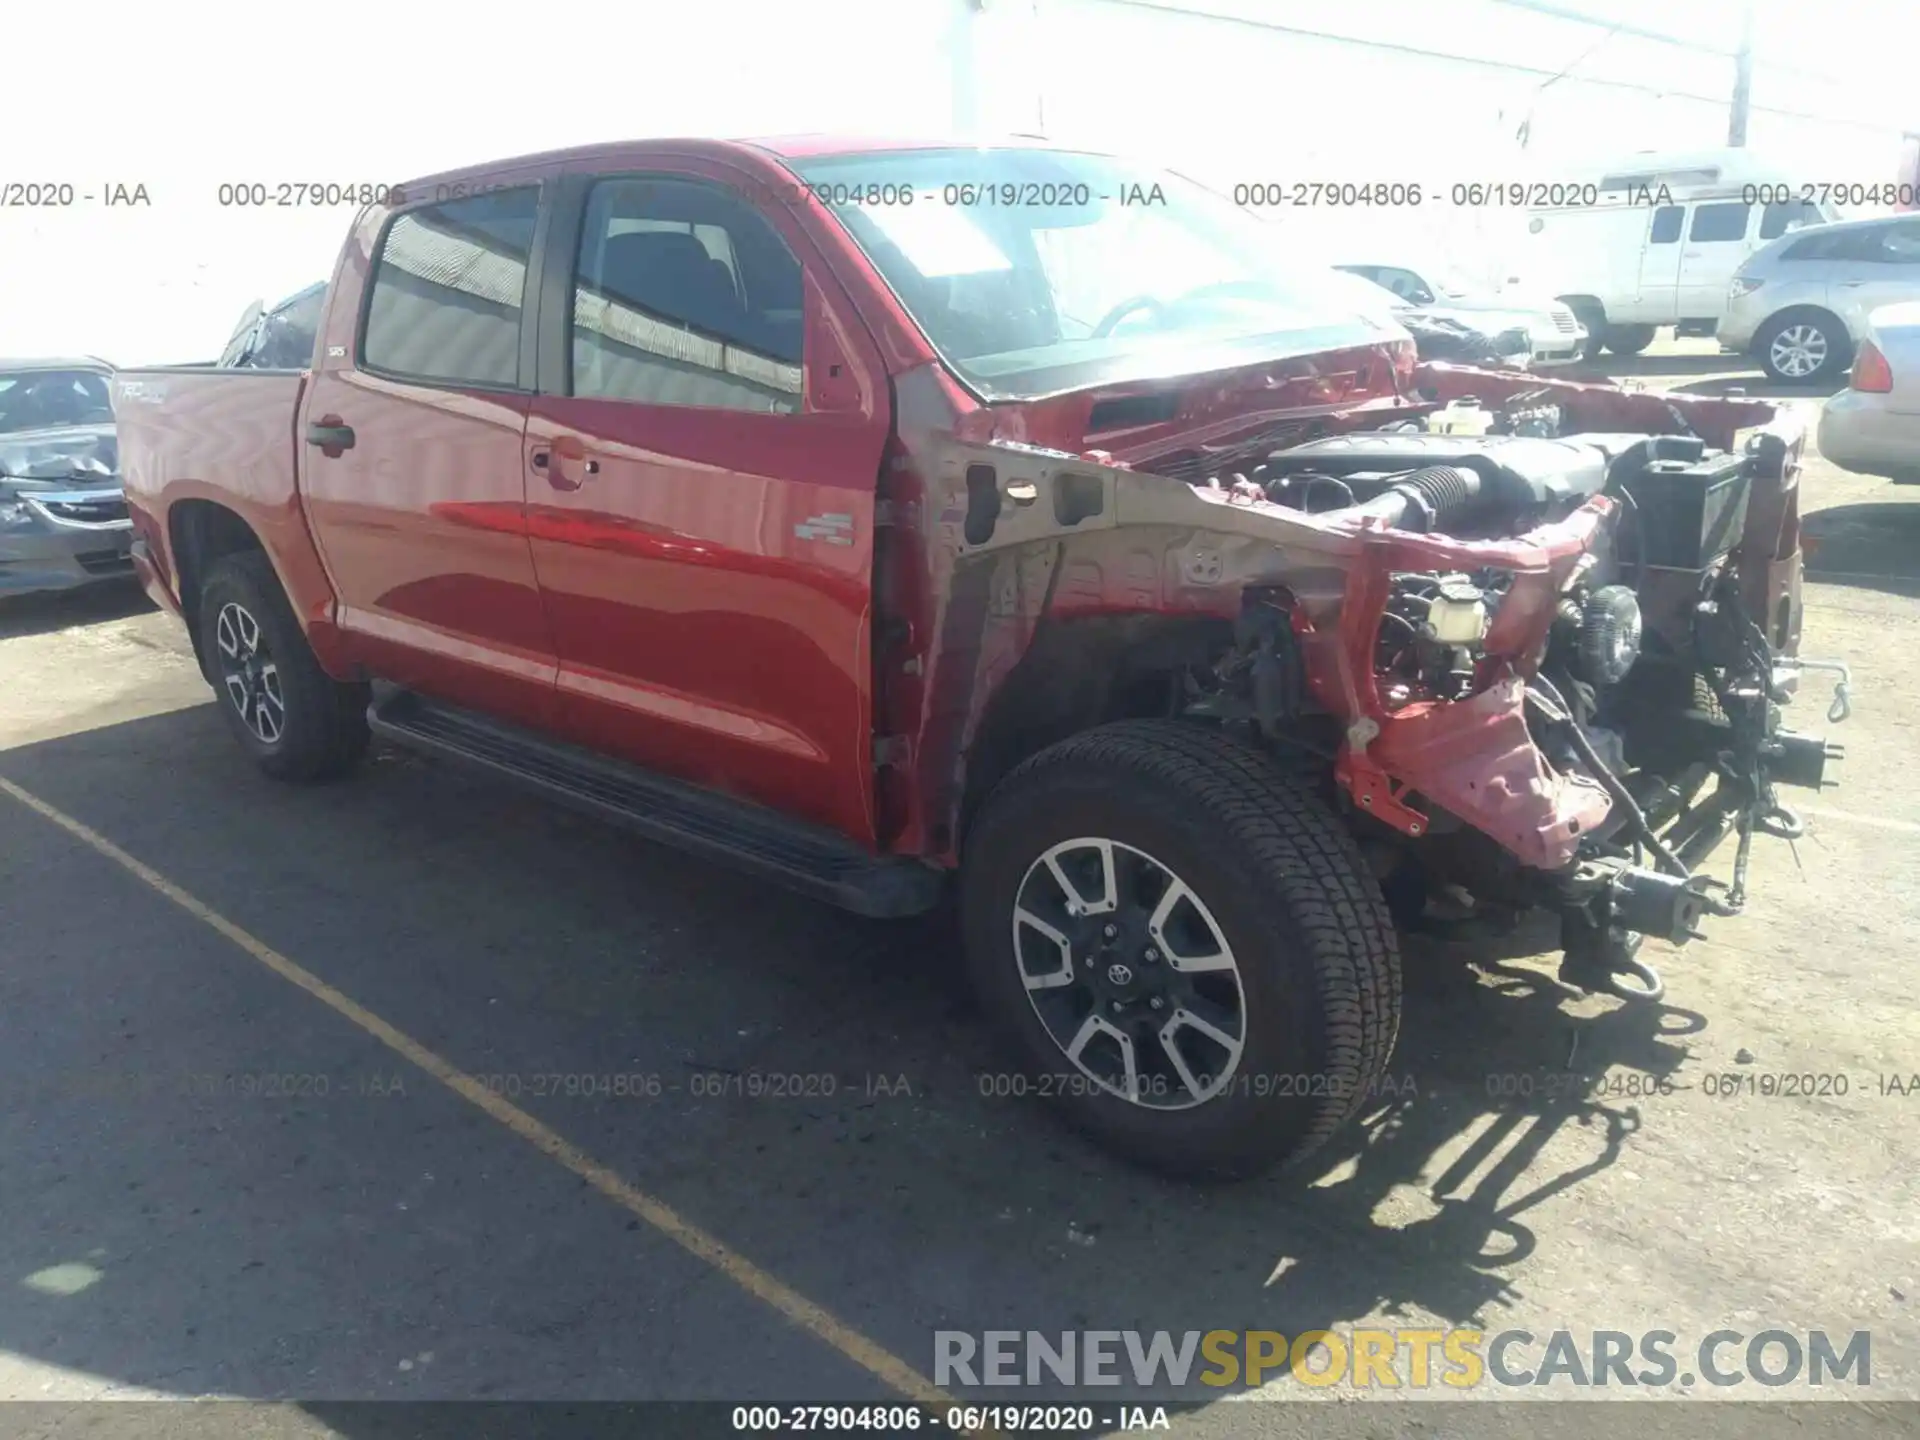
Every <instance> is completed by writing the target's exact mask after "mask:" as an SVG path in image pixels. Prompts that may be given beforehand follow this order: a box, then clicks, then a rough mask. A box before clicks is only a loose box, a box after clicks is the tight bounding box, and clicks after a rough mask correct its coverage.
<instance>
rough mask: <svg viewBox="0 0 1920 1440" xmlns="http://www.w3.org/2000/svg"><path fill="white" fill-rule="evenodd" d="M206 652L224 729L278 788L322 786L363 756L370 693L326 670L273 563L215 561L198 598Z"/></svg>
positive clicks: (254, 558)
mask: <svg viewBox="0 0 1920 1440" xmlns="http://www.w3.org/2000/svg"><path fill="white" fill-rule="evenodd" d="M199 611H200V627H201V628H200V653H201V654H202V655H203V656H204V657H205V659H206V665H207V671H208V678H209V679H210V680H212V681H213V685H214V689H215V690H216V691H217V692H218V694H219V698H220V709H221V712H222V713H223V714H224V715H225V717H226V721H227V728H228V729H230V730H231V731H233V734H234V738H235V739H237V740H238V741H239V742H240V744H241V746H242V747H243V748H244V749H245V750H246V751H247V753H248V754H250V755H251V756H253V758H254V762H255V763H256V764H258V765H259V767H260V768H261V769H262V770H264V771H266V773H267V774H269V775H271V776H273V777H274V778H275V779H277V780H326V779H331V778H333V777H334V776H337V775H341V774H344V773H345V772H347V771H348V770H351V769H352V768H353V766H354V765H355V764H356V763H357V762H358V761H359V759H360V757H361V756H362V755H364V754H365V753H366V750H367V745H368V742H369V740H370V738H371V737H370V733H369V731H368V729H367V717H366V707H367V699H368V696H367V687H366V686H364V685H349V684H342V683H340V682H339V681H336V680H334V679H333V678H332V677H331V676H329V675H328V674H327V673H326V672H325V671H324V670H322V669H321V668H320V662H319V661H318V660H317V659H315V658H314V654H313V650H312V648H311V647H310V646H309V645H308V644H307V637H306V636H305V635H304V634H303V633H302V632H301V629H300V622H299V621H298V620H297V619H295V617H294V613H293V607H292V606H291V605H289V604H288V603H287V597H286V594H285V592H283V591H282V590H281V588H280V580H279V577H278V576H276V575H275V574H274V571H273V565H272V564H271V562H269V561H268V559H267V557H266V556H265V555H264V554H263V553H262V552H260V551H258V550H246V551H241V552H240V553H238V554H234V555H228V556H226V557H225V558H224V559H222V560H220V561H218V562H217V563H216V564H215V565H214V566H213V568H212V569H211V570H210V571H209V572H208V574H207V583H206V585H205V586H204V587H203V588H202V589H201V591H200V606H199Z"/></svg>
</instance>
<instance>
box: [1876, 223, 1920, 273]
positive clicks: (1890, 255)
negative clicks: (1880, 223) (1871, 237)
mask: <svg viewBox="0 0 1920 1440" xmlns="http://www.w3.org/2000/svg"><path fill="white" fill-rule="evenodd" d="M1872 254H1873V258H1874V259H1875V260H1877V261H1879V262H1880V263H1881V264H1882V265H1920V220H1900V221H1896V222H1895V223H1894V224H1892V225H1887V226H1884V227H1883V228H1882V229H1881V230H1880V231H1879V244H1878V245H1876V246H1875V247H1874V249H1873V252H1872Z"/></svg>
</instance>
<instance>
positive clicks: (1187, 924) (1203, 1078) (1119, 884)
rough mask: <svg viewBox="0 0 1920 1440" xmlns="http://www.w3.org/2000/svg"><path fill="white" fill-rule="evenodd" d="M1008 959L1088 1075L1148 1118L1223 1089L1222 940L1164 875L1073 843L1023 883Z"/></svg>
mask: <svg viewBox="0 0 1920 1440" xmlns="http://www.w3.org/2000/svg"><path fill="white" fill-rule="evenodd" d="M1013 952H1014V958H1015V964H1016V965H1017V966H1018V968H1019V971H1020V979H1021V981H1022V983H1023V985H1024V986H1025V988H1026V993H1027V1000H1028V1002H1029V1003H1030V1004H1031V1005H1032V1006H1033V1011H1034V1014H1035V1015H1036V1016H1037V1017H1038V1018H1039V1020H1040V1023H1041V1024H1042V1025H1043V1026H1045V1027H1046V1030H1047V1033H1048V1035H1049V1036H1050V1037H1051V1038H1052V1039H1053V1042H1054V1044H1055V1045H1057V1046H1058V1047H1059V1049H1060V1052H1061V1054H1063V1055H1065V1056H1066V1057H1067V1059H1068V1060H1069V1061H1071V1062H1072V1063H1073V1066H1074V1068H1075V1069H1076V1070H1077V1071H1079V1073H1080V1075H1081V1077H1083V1079H1084V1080H1085V1081H1090V1082H1091V1083H1092V1084H1093V1085H1096V1086H1098V1087H1099V1088H1100V1089H1101V1090H1104V1091H1106V1092H1107V1093H1109V1094H1113V1095H1117V1096H1119V1097H1120V1098H1122V1099H1124V1100H1129V1101H1131V1102H1132V1103H1134V1104H1136V1105H1141V1106H1144V1107H1146V1108H1148V1109H1153V1110H1184V1109H1189V1108H1191V1107H1193V1106H1195V1105H1200V1104H1204V1103H1205V1102H1206V1101H1208V1100H1211V1099H1213V1098H1214V1097H1215V1096H1217V1095H1219V1094H1221V1093H1222V1092H1223V1091H1225V1090H1226V1089H1228V1088H1229V1087H1230V1086H1231V1082H1232V1080H1233V1076H1234V1073H1235V1072H1236V1071H1237V1070H1238V1068H1239V1065H1240V1058H1241V1055H1242V1053H1243V1052H1244V1050H1245V1047H1246V1039H1247V1006H1246V992H1245V989H1244V987H1243V986H1242V983H1241V977H1240V969H1239V965H1238V963H1237V962H1236V961H1235V959H1234V955H1233V949H1232V947H1231V946H1230V945H1229V944H1228V943H1227V937H1226V934H1225V932H1224V931H1223V930H1222V929H1221V927H1220V924H1219V922H1218V921H1217V920H1215V919H1214V917H1213V914H1212V912H1211V911H1209V910H1208V909H1207V906H1206V904H1205V902H1203V901H1202V900H1201V898H1200V896H1199V895H1198V894H1197V893H1195V891H1194V890H1193V889H1192V887H1191V886H1189V885H1188V884H1187V883H1186V882H1185V881H1184V880H1182V879H1181V878H1180V877H1179V876H1178V875H1177V874H1175V873H1174V871H1173V870H1172V868H1171V867H1169V866H1168V865H1166V864H1165V863H1163V862H1162V861H1160V860H1157V859H1155V858H1154V857H1153V856H1151V855H1149V854H1147V853H1146V852H1145V851H1143V850H1138V849H1135V848H1134V847H1132V846H1130V845H1123V844H1121V843H1120V842H1118V841H1115V840H1108V839H1104V838H1100V837H1096V836H1083V837H1080V838H1077V839H1073V840H1064V841H1062V842H1061V843H1059V844H1057V845H1055V846H1053V847H1052V848H1051V849H1049V850H1047V851H1046V853H1044V854H1043V855H1041V856H1040V857H1039V858H1038V859H1037V860H1035V861H1034V862H1033V864H1032V865H1030V866H1029V867H1028V868H1027V873H1026V875H1025V876H1024V877H1023V878H1022V879H1021V882H1020V888H1019V890H1018V892H1017V894H1016V897H1015V900H1014V909H1013Z"/></svg>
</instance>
